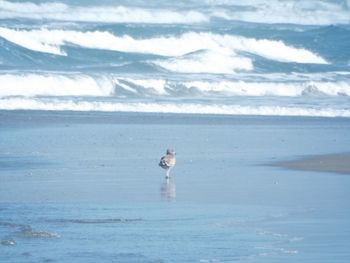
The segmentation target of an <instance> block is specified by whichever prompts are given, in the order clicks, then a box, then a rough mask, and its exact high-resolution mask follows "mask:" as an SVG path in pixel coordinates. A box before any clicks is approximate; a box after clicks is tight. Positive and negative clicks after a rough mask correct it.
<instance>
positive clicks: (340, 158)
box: [274, 153, 350, 174]
mask: <svg viewBox="0 0 350 263" xmlns="http://www.w3.org/2000/svg"><path fill="white" fill-rule="evenodd" d="M274 165H276V166H281V167H285V168H288V169H295V170H304V171H317V172H333V173H342V174H350V153H337V154H326V155H314V156H308V157H304V158H301V159H297V160H292V161H284V162H279V163H276V164H274Z"/></svg>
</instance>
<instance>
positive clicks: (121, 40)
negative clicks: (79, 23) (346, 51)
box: [0, 27, 328, 73]
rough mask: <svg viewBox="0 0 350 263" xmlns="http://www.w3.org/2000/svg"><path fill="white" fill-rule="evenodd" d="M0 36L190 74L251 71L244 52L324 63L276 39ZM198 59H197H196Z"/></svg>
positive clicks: (68, 33)
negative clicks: (139, 56) (128, 56)
mask: <svg viewBox="0 0 350 263" xmlns="http://www.w3.org/2000/svg"><path fill="white" fill-rule="evenodd" d="M0 36H1V37H3V38H5V39H7V40H8V41H10V42H13V43H15V44H17V45H20V46H22V47H25V48H27V49H30V50H34V51H39V52H45V53H51V54H55V55H67V54H66V52H65V51H64V50H63V49H62V47H63V46H64V45H67V44H71V45H76V46H79V47H83V48H91V49H103V50H112V51H121V52H134V53H145V54H154V55H160V56H166V57H173V58H171V59H170V60H166V61H160V62H156V63H158V64H159V65H160V66H164V67H165V68H168V69H171V70H174V71H184V72H188V71H190V72H191V70H189V69H190V68H192V66H196V67H197V69H194V72H196V71H200V72H202V71H204V72H205V71H209V72H211V71H212V70H211V69H210V68H209V69H207V68H206V67H208V64H212V63H213V62H214V65H218V66H219V67H220V64H221V63H222V64H223V66H222V67H223V68H220V70H218V71H219V72H220V73H221V72H223V73H226V72H227V71H232V70H233V69H234V68H241V69H246V70H250V69H252V63H251V61H250V59H249V58H247V57H243V56H241V55H240V56H238V55H237V52H247V53H250V54H255V55H258V56H261V57H264V58H267V59H270V60H276V61H281V62H295V63H315V64H327V63H328V62H327V61H326V60H325V59H324V58H322V57H320V56H319V55H317V54H314V53H313V52H311V51H309V50H306V49H303V48H296V47H293V46H289V45H286V44H285V43H284V42H283V41H280V40H268V39H255V38H246V37H242V36H235V35H227V34H226V35H221V34H214V33H197V32H187V33H184V34H182V35H179V36H162V37H153V38H133V37H132V36H129V35H123V36H117V35H114V34H112V33H110V32H107V31H87V32H82V31H74V30H54V29H52V30H49V29H39V30H17V29H10V28H4V27H0ZM202 50H207V51H209V52H208V53H199V54H196V55H195V59H193V58H191V57H190V58H186V57H185V58H184V57H180V58H179V56H184V55H186V54H190V53H193V52H198V51H202ZM213 54H214V55H213ZM203 55H204V56H203ZM198 56H200V57H199V59H198ZM194 60H196V61H194ZM213 60H214V61H213ZM237 64H238V65H237ZM240 64H241V65H240Z"/></svg>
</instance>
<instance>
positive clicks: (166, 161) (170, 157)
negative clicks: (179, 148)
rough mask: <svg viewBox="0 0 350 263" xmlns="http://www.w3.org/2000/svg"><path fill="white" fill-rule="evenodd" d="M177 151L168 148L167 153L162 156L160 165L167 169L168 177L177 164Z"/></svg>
mask: <svg viewBox="0 0 350 263" xmlns="http://www.w3.org/2000/svg"><path fill="white" fill-rule="evenodd" d="M175 155H176V154H175V151H174V150H173V149H168V150H167V151H166V155H164V156H163V157H162V158H160V162H159V166H160V167H162V168H163V169H165V170H166V178H169V176H170V175H169V173H170V170H171V169H172V168H173V167H174V166H175V164H176V157H175Z"/></svg>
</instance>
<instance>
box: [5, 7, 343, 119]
mask: <svg viewBox="0 0 350 263" xmlns="http://www.w3.org/2000/svg"><path fill="white" fill-rule="evenodd" d="M349 17H350V7H349V2H348V1H340V0H339V1H321V0H319V1H318V0H317V1H312V2H305V3H304V2H302V1H292V0H289V1H283V2H281V1H277V0H276V1H275V0H274V1H269V2H268V3H262V2H261V1H258V0H251V1H246V2H244V3H235V2H232V1H209V0H208V1H195V0H193V1H186V2H177V3H173V2H172V1H152V2H151V3H149V1H136V2H133V3H128V2H127V1H118V2H114V1H108V0H104V1H56V2H54V3H51V2H45V1H32V2H28V1H17V2H9V1H1V2H0V47H1V48H0V83H1V85H0V108H1V109H7V110H12V109H32V110H35V109H36V110H79V111H122V112H130V111H131V112H167V113H169V112H173V113H198V114H206V113H211V114H230V115H281V116H286V115H287V116H289V115H293V116H324V117H335V116H342V117H349V116H350V110H349V102H350V101H349V96H350V73H349V67H350V64H349V63H350V50H349V46H350V27H349V23H350V19H349Z"/></svg>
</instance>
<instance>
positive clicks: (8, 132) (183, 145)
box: [0, 111, 350, 263]
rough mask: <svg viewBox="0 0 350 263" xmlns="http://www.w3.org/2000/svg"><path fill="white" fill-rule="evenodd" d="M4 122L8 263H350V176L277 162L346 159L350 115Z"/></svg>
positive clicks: (1, 158) (0, 237)
mask: <svg viewBox="0 0 350 263" xmlns="http://www.w3.org/2000/svg"><path fill="white" fill-rule="evenodd" d="M0 117H1V118H0V120H1V124H2V125H1V129H0V137H1V140H0V145H1V155H0V200H1V202H0V242H1V245H0V251H1V253H0V261H3V262H9V263H11V262H47V261H54V262H77V263H80V262H310V261H315V262H344V263H345V262H348V261H349V258H350V255H349V240H350V235H349V229H350V225H349V224H350V223H349V222H350V221H349V218H350V207H349V202H348V200H349V195H350V192H349V185H350V177H349V176H348V175H341V174H333V173H319V172H302V171H291V170H285V169H282V168H277V167H272V166H269V165H268V164H270V163H273V162H276V161H279V160H286V159H293V158H299V157H301V156H304V155H311V154H323V153H332V152H344V151H347V150H348V149H349V146H350V139H349V136H348V131H349V128H350V127H349V126H350V123H349V121H348V119H347V118H331V119H327V118H321V119H317V118H312V119H309V118H286V117H283V118H270V117H267V118H266V117H265V118H263V117H235V118H230V117H220V116H216V117H214V116H208V117H203V116H202V117H199V116H197V115H196V116H188V115H180V116H178V115H165V116H163V115H144V114H143V115H139V114H125V115H123V114H116V113H108V114H107V113H66V112H44V111H41V112H30V111H24V112H4V111H2V112H1V114H0ZM189 131H190V132H189ZM160 138H167V142H168V143H169V144H171V145H175V146H176V151H177V165H176V167H175V168H174V170H173V171H172V179H171V180H169V181H167V180H165V178H164V177H165V173H164V171H163V170H162V169H160V168H159V167H158V166H157V164H158V162H159V157H160V156H162V155H163V148H164V141H163V140H161V139H160Z"/></svg>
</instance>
